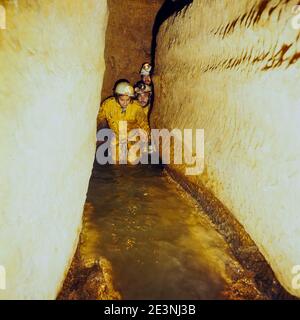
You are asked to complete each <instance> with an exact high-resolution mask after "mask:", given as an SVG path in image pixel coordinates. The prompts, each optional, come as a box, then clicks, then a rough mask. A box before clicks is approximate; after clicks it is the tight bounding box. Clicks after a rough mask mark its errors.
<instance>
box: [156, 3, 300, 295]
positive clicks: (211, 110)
mask: <svg viewBox="0 0 300 320" xmlns="http://www.w3.org/2000/svg"><path fill="white" fill-rule="evenodd" d="M297 3H298V1H293V0H286V1H275V0H274V1H273V0H270V1H266V0H243V1H231V0H222V1H219V0H211V1H201V0H194V2H193V4H191V5H190V6H189V7H186V8H185V9H184V10H182V11H181V12H180V13H179V14H177V15H176V16H172V17H171V18H169V19H168V20H167V21H166V22H165V23H164V24H163V25H162V27H161V30H160V33H159V36H158V48H157V52H156V70H155V73H156V76H155V78H154V82H155V90H156V101H155V106H154V110H153V114H152V117H151V122H152V126H154V127H157V128H168V129H172V128H180V129H183V128H193V129H196V128H200V129H202V128H203V129H204V130H205V170H204V172H203V174H200V175H198V176H185V179H187V180H190V181H193V182H194V183H196V184H197V185H198V186H199V187H200V186H204V187H205V188H206V189H207V190H209V191H211V192H212V193H213V194H214V195H215V196H216V197H217V198H218V199H219V200H220V201H221V202H222V203H223V204H224V205H225V206H226V207H227V208H228V209H229V210H230V211H231V213H232V214H233V215H234V216H235V218H236V219H237V220H238V221H239V222H240V223H241V224H242V225H243V226H244V228H245V229H246V231H247V232H248V234H249V235H250V236H251V238H252V239H253V240H254V241H255V243H256V244H257V246H258V247H259V249H260V251H261V252H262V254H263V255H264V256H265V258H266V260H267V261H268V262H269V264H270V265H271V267H272V269H273V270H274V272H275V274H276V276H277V278H278V279H279V281H280V282H281V284H282V285H283V286H284V287H285V288H286V289H287V290H288V291H289V292H290V293H292V294H293V295H296V296H298V297H300V291H299V289H297V288H296V287H295V286H293V283H294V284H295V281H294V280H295V274H293V273H292V269H293V267H294V266H295V265H299V264H300V249H299V245H300V219H299V198H300V194H299V190H300V151H299V150H300V140H299V135H300V126H299V121H300V108H299V106H300V90H299V80H300V60H299V58H300V33H299V29H298V30H297V29H294V28H293V27H292V23H293V22H294V24H295V23H296V25H297V23H298V24H299V21H298V22H297V17H296V16H295V14H296V13H295V11H293V7H294V6H295V5H296V4H297ZM173 169H174V170H175V171H178V172H179V173H181V175H184V171H183V170H184V167H182V166H173ZM293 281H294V282H293Z"/></svg>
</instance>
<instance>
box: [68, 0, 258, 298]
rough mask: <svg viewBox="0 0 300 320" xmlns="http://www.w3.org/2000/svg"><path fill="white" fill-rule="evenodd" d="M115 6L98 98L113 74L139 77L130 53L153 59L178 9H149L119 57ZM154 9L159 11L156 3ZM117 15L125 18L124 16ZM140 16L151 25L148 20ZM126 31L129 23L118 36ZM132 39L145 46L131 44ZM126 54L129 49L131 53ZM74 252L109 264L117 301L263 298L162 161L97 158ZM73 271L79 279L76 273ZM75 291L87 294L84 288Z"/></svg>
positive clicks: (85, 262)
mask: <svg viewBox="0 0 300 320" xmlns="http://www.w3.org/2000/svg"><path fill="white" fill-rule="evenodd" d="M125 2H126V1H122V3H123V4H124V3H125ZM190 2H191V1H185V2H184V4H185V5H186V4H189V3H190ZM135 3H137V2H135ZM157 3H158V4H159V1H158V2H157ZM119 4H120V2H118V3H117V2H116V1H113V0H112V1H110V6H111V16H110V22H109V24H108V26H109V27H108V31H107V39H106V41H107V44H106V63H107V69H106V76H105V82H104V86H103V87H104V90H103V91H102V96H103V98H105V97H107V96H108V95H109V92H110V90H111V89H110V88H111V87H112V84H113V82H114V81H117V80H118V77H128V78H129V79H130V80H131V79H133V78H134V77H135V76H136V77H137V76H138V73H137V72H138V67H139V64H138V63H139V62H142V61H143V60H141V58H139V60H138V59H137V60H135V57H136V52H139V53H141V54H142V52H145V51H148V52H149V55H148V56H147V55H145V56H144V58H145V59H146V58H147V57H151V55H150V52H151V51H152V56H153V54H154V52H155V46H156V41H155V37H156V35H157V32H158V29H159V25H160V24H161V23H162V22H163V21H164V19H166V18H167V17H168V15H170V14H172V13H174V11H175V9H176V8H177V9H178V10H180V9H181V7H178V4H177V6H176V7H175V8H174V4H173V7H172V6H170V2H169V1H166V2H165V3H164V4H163V6H162V7H161V10H160V11H158V14H157V15H156V19H155V20H154V17H155V15H154V14H153V12H152V13H151V17H152V18H151V19H152V20H153V21H152V22H153V23H154V27H153V29H152V32H149V30H150V29H149V28H148V33H147V34H148V35H147V37H148V38H147V39H148V42H145V39H143V40H144V41H139V42H138V41H133V44H132V43H130V41H129V42H128V43H127V44H128V46H127V51H128V54H127V55H125V56H124V55H123V54H122V52H121V51H116V47H117V44H114V43H113V42H117V40H118V39H117V38H115V37H117V35H118V32H116V31H115V28H116V27H117V26H116V21H119V22H118V23H119V24H122V20H118V19H117V17H119V16H120V6H119ZM181 4H182V2H181ZM139 6H140V9H139V10H144V11H146V9H147V8H148V6H149V3H147V4H145V2H139ZM143 6H144V7H143ZM121 7H122V6H121ZM155 8H158V5H157V4H156V6H155ZM152 10H153V8H152ZM144 17H146V16H144ZM148 18H149V17H148ZM120 19H121V18H120ZM123 19H127V18H126V15H123ZM145 20H146V21H147V23H149V19H148V20H147V17H146V18H145ZM112 22H114V23H112ZM130 23H131V24H132V21H131V22H130V21H129V22H128V24H130ZM128 32H129V31H128V27H127V28H125V29H124V30H123V36H124V34H126V33H128ZM129 34H130V32H129ZM144 35H145V33H144ZM139 36H140V37H141V36H142V35H139ZM151 37H152V38H151ZM127 38H129V36H127ZM136 43H140V44H141V45H142V44H144V46H145V47H144V48H136ZM145 43H146V44H145ZM130 48H131V49H130ZM133 48H134V50H133ZM139 50H140V51H139ZM131 52H135V54H134V53H133V54H132V56H131V55H130V53H131ZM150 61H151V60H150ZM121 62H122V63H121ZM144 62H145V61H144ZM129 66H130V67H129ZM131 81H132V80H131ZM78 252H79V256H80V260H81V262H80V264H81V268H82V266H83V268H85V267H86V266H91V265H93V264H95V263H97V261H101V260H104V261H107V263H108V264H109V265H110V277H111V278H110V280H109V282H111V286H112V287H113V288H114V289H113V291H114V290H115V291H116V292H117V293H118V294H117V296H118V297H119V298H121V299H132V300H136V299H158V300H162V299H195V300H198V299H226V298H228V299H231V298H245V299H247V298H252V299H253V298H256V299H257V298H262V297H263V295H262V294H261V293H260V292H259V290H258V289H257V288H256V287H255V285H254V282H253V281H252V279H251V277H249V275H248V274H247V272H245V270H244V269H243V267H242V266H241V265H240V264H239V262H238V261H237V260H236V259H235V258H234V257H233V255H232V253H231V251H230V249H229V247H228V244H227V243H226V242H225V240H224V239H223V238H222V237H221V235H220V234H219V233H218V232H217V231H216V228H215V227H214V225H213V224H212V223H211V222H210V220H209V218H208V217H207V216H206V215H205V213H204V211H203V210H202V208H201V207H200V205H199V204H198V203H197V202H196V200H194V199H193V198H192V197H191V196H190V195H188V194H187V193H186V192H185V191H183V190H182V189H181V187H179V185H177V183H175V182H174V181H173V180H172V179H171V178H170V177H169V176H168V174H167V173H166V171H165V170H164V167H163V166H160V165H156V166H155V165H138V166H122V165H115V166H113V165H106V166H101V165H99V164H97V163H96V161H95V163H94V168H93V173H92V177H91V180H90V185H89V190H88V194H87V202H86V206H85V212H84V223H83V230H82V234H81V241H80V245H79V248H78ZM72 272H73V271H72ZM76 272H77V271H75V278H76V277H77V276H76ZM78 272H79V275H78V277H79V278H80V277H81V275H80V272H81V273H82V271H80V270H79V271H78ZM84 272H88V271H84ZM93 277H94V276H93V275H92V276H90V278H92V280H91V279H90V280H91V281H90V280H89V281H90V282H91V283H92V284H91V285H92V286H93V285H94V284H93ZM104 278H105V276H104ZM73 280H74V279H73ZM67 282H68V280H67ZM78 283H79V282H76V281H75V282H74V281H73V284H71V285H70V287H72V286H73V287H74V288H73V289H75V291H76V290H77V291H80V290H82V287H80V285H79V284H78ZM83 286H84V287H86V286H87V285H86V284H84V285H83ZM72 294H73V293H72ZM75 295H76V294H75ZM77 296H78V293H77ZM79 296H80V297H83V298H86V296H85V295H84V294H82V293H79ZM73 297H74V295H73ZM106 297H107V296H106ZM65 298H66V297H65ZM69 298H70V297H67V299H69ZM89 298H95V297H89Z"/></svg>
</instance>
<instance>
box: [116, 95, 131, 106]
mask: <svg viewBox="0 0 300 320" xmlns="http://www.w3.org/2000/svg"><path fill="white" fill-rule="evenodd" d="M118 102H119V104H120V106H121V107H122V108H127V107H128V105H129V103H130V102H131V98H130V97H128V96H119V97H118Z"/></svg>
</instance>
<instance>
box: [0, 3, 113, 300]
mask: <svg viewBox="0 0 300 320" xmlns="http://www.w3.org/2000/svg"><path fill="white" fill-rule="evenodd" d="M0 5H2V6H4V8H5V10H6V23H7V25H6V29H5V30H0V70H1V72H0V145H1V153H0V203H1V209H0V265H2V266H3V267H5V269H6V290H0V299H4V298H6V299H12V298H14V299H27V298H28V299H29V298H31V299H36V298H38V299H46V298H50V299H52V298H55V297H56V294H57V292H58V290H59V289H60V286H61V284H62V281H63V279H64V276H65V272H66V271H67V270H68V267H69V264H70V261H71V259H72V256H73V253H74V251H75V248H76V246H77V240H78V235H79V232H80V229H81V216H82V210H83V205H84V202H85V197H86V191H87V187H88V181H89V177H90V174H91V169H92V164H93V158H94V151H95V130H96V116H97V112H98V106H99V100H100V92H101V87H102V79H103V73H104V68H105V65H104V45H105V30H106V23H107V6H106V1H105V0H101V1H98V0H84V1H83V0H63V1H61V0H51V1H50V0H19V1H18V0H16V1H8V0H6V1H5V0H4V1H3V0H1V1H0Z"/></svg>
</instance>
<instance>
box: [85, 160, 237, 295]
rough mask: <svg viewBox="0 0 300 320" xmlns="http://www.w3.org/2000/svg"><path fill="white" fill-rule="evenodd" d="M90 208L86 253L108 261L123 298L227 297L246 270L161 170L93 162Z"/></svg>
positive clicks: (86, 234) (87, 257)
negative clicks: (239, 274)
mask: <svg viewBox="0 0 300 320" xmlns="http://www.w3.org/2000/svg"><path fill="white" fill-rule="evenodd" d="M87 205H88V206H89V207H90V208H91V210H90V212H89V214H86V215H85V218H84V228H83V232H82V244H81V249H80V251H81V255H82V257H83V259H84V260H89V261H90V260H98V259H99V258H100V257H104V258H105V259H107V260H108V261H109V262H110V264H111V266H112V278H113V285H114V287H115V289H116V290H118V291H119V292H120V294H121V296H122V298H123V299H222V298H224V291H225V290H226V288H228V287H229V286H230V285H231V284H232V275H233V274H238V273H239V272H240V270H241V267H240V266H239V264H238V263H237V261H235V260H234V258H233V257H232V256H231V254H230V251H229V249H228V246H227V244H226V243H225V242H224V240H223V238H222V237H221V236H220V235H219V234H218V233H217V231H215V229H214V227H213V225H212V224H211V222H210V221H209V220H208V218H207V216H205V214H204V213H203V211H202V210H201V208H200V207H199V205H198V204H197V203H196V202H195V201H194V200H193V199H192V198H191V197H190V196H189V195H187V194H186V193H185V192H184V191H182V189H181V188H180V187H179V186H178V185H177V184H176V183H174V182H173V181H172V180H171V179H170V178H169V177H168V176H167V174H166V173H165V171H164V170H163V168H162V167H160V166H151V165H149V166H145V165H144V166H98V165H96V166H95V168H94V170H93V175H92V178H91V181H90V186H89V191H88V197H87Z"/></svg>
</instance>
